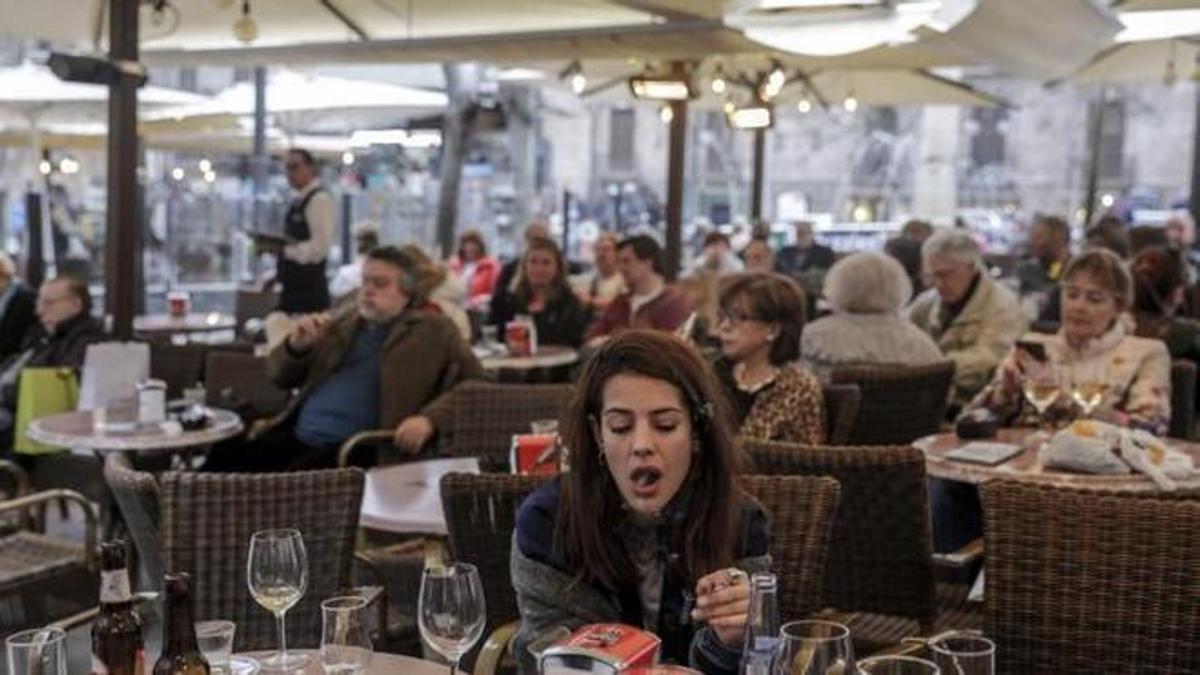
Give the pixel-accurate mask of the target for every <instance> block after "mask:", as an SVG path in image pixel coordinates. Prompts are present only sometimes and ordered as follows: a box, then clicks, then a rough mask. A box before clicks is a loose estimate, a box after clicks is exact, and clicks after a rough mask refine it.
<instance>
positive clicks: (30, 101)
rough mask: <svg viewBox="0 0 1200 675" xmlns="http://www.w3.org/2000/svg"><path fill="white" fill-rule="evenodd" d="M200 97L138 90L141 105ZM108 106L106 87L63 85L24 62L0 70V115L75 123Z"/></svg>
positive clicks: (181, 102)
mask: <svg viewBox="0 0 1200 675" xmlns="http://www.w3.org/2000/svg"><path fill="white" fill-rule="evenodd" d="M204 100H205V99H204V97H203V96H199V95H197V94H192V93H188V92H185V91H178V90H175V89H165V88H163V87H153V86H146V87H142V88H141V89H139V90H138V103H139V104H141V105H142V106H146V107H149V106H164V105H185V104H197V103H200V102H202V101H204ZM107 105H108V87H107V86H105V85H101V84H83V83H80V82H64V81H62V80H60V79H58V77H57V76H55V75H54V73H52V72H50V68H49V67H47V66H41V65H36V64H33V63H29V62H25V63H22V64H21V65H19V66H14V67H11V68H3V69H0V112H3V113H9V114H10V115H17V116H20V117H23V118H26V119H28V118H31V117H37V118H39V119H52V120H53V119H60V120H61V121H70V120H71V119H75V120H78V119H79V117H81V116H88V115H103V114H104V113H105V111H106V110H107Z"/></svg>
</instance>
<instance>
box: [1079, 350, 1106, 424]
mask: <svg viewBox="0 0 1200 675" xmlns="http://www.w3.org/2000/svg"><path fill="white" fill-rule="evenodd" d="M1103 369H1104V366H1103V364H1094V363H1093V364H1087V365H1085V366H1082V367H1078V368H1075V369H1074V372H1073V373H1072V377H1071V398H1072V400H1074V401H1075V403H1076V404H1078V405H1079V409H1080V410H1081V411H1083V416H1084V417H1091V416H1092V413H1093V412H1095V410H1096V408H1098V407H1099V406H1100V403H1101V402H1102V401H1103V400H1104V392H1105V390H1106V389H1107V387H1106V386H1105V384H1104V379H1105V378H1104V373H1103V372H1102V371H1103Z"/></svg>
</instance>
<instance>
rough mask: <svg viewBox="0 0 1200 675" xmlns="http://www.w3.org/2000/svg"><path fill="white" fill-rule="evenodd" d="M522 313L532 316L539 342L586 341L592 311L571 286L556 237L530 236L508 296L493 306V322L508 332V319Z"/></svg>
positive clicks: (572, 344)
mask: <svg viewBox="0 0 1200 675" xmlns="http://www.w3.org/2000/svg"><path fill="white" fill-rule="evenodd" d="M519 315H528V316H529V317H531V318H532V320H533V324H534V326H535V327H536V333H537V342H538V344H543V345H566V346H569V347H578V346H579V345H580V344H582V343H583V332H584V331H585V330H587V325H588V320H589V316H588V312H587V310H586V309H585V308H584V307H583V303H581V302H580V301H579V298H578V297H576V295H575V293H574V292H573V291H572V290H571V285H570V283H568V280H567V266H566V262H565V261H564V260H563V255H562V252H561V251H560V250H559V249H558V245H557V244H555V243H554V240H552V239H548V238H545V237H532V238H530V239H529V240H528V242H527V244H526V247H525V254H524V255H522V256H521V267H520V271H519V272H518V273H517V278H516V280H515V281H514V282H513V286H512V288H511V289H510V293H509V294H508V299H507V301H506V302H504V303H502V304H495V305H493V306H492V316H491V320H490V321H489V323H491V324H493V325H495V326H496V331H497V333H498V334H500V335H504V334H505V329H506V326H507V325H508V323H509V322H511V321H512V320H513V319H515V318H516V317H517V316H519Z"/></svg>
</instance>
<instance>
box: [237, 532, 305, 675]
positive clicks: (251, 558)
mask: <svg viewBox="0 0 1200 675" xmlns="http://www.w3.org/2000/svg"><path fill="white" fill-rule="evenodd" d="M246 582H247V585H248V586H249V588H250V595H251V596H252V597H253V598H254V600H255V602H257V603H258V604H260V605H262V606H263V607H265V608H266V609H267V610H269V611H270V612H271V613H272V614H274V615H275V620H276V622H277V623H278V626H279V651H278V652H277V653H275V654H273V655H271V656H269V657H267V658H266V659H264V660H263V665H265V666H266V667H267V668H269V669H271V670H287V671H293V670H300V669H301V668H303V667H304V666H305V665H306V664H307V663H308V656H306V655H304V654H295V653H293V654H288V651H287V626H286V624H285V622H284V615H285V614H287V611H288V610H289V609H291V608H292V607H293V606H295V604H296V603H297V602H300V598H302V597H304V592H305V591H306V590H308V554H307V553H306V552H305V550H304V538H303V537H301V536H300V531H299V530H291V529H286V530H263V531H261V532H255V533H254V534H253V535H251V536H250V553H249V555H248V556H247V560H246Z"/></svg>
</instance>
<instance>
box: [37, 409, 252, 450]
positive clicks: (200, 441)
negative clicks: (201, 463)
mask: <svg viewBox="0 0 1200 675" xmlns="http://www.w3.org/2000/svg"><path fill="white" fill-rule="evenodd" d="M209 412H210V413H211V415H212V421H211V422H210V423H209V425H208V426H206V427H204V428H203V429H199V430H196V431H184V432H182V433H179V434H177V435H169V434H168V433H167V432H166V431H164V430H163V428H162V427H161V426H159V425H157V424H156V425H151V426H142V427H138V428H137V429H133V430H129V431H116V430H102V429H96V428H95V425H94V424H93V423H92V422H93V419H94V418H93V412H92V411H91V410H77V411H75V412H69V413H62V414H59V415H48V416H46V417H42V418H39V419H36V420H34V421H33V422H31V423H30V424H29V437H30V438H32V439H33V440H35V441H39V442H41V443H47V444H49V445H58V446H62V447H64V448H89V449H91V450H97V451H113V450H171V449H176V448H190V447H195V446H197V445H208V444H209V443H216V442H217V441H223V440H225V439H226V438H230V437H232V436H236V435H237V434H238V432H240V431H241V430H242V420H241V418H240V417H238V416H237V414H236V413H233V412H230V411H228V410H222V409H221V408H209Z"/></svg>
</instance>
